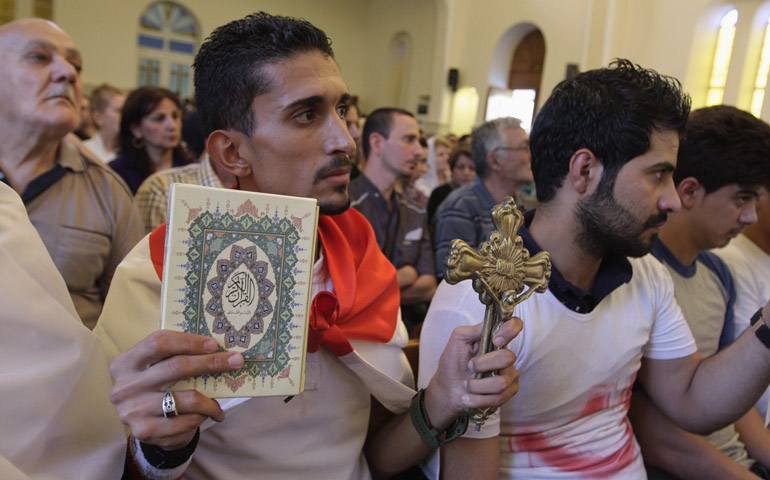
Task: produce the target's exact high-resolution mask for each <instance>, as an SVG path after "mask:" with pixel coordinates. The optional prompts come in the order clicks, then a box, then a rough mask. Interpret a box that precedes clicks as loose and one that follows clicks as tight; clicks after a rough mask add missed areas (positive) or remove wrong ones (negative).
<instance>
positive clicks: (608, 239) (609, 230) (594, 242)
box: [576, 172, 667, 258]
mask: <svg viewBox="0 0 770 480" xmlns="http://www.w3.org/2000/svg"><path fill="white" fill-rule="evenodd" d="M605 173H606V172H605ZM613 188H614V182H607V183H604V182H602V184H600V185H599V187H598V189H597V190H596V192H595V193H594V194H593V195H591V196H590V197H588V198H586V199H583V200H581V201H580V202H579V203H578V205H577V212H576V214H577V220H578V225H579V227H578V228H580V231H579V232H578V235H577V242H578V244H579V245H580V247H581V248H582V249H583V250H584V251H585V252H590V253H592V254H595V255H597V256H599V257H602V258H603V257H605V256H607V255H622V256H624V257H642V256H644V255H646V254H648V253H650V250H652V246H653V244H654V242H655V239H656V238H657V236H658V235H657V234H652V235H650V237H649V238H647V239H644V238H642V234H643V233H644V232H645V231H646V230H647V229H648V228H651V227H657V226H660V225H662V224H663V223H665V221H666V218H667V215H666V213H665V212H661V213H657V214H655V215H651V216H650V217H649V218H647V220H646V221H644V222H641V223H640V222H639V220H638V219H637V217H636V216H635V215H634V214H633V213H632V212H631V211H630V210H628V209H627V208H625V207H624V206H623V205H621V204H620V203H618V201H617V200H616V199H615V195H614V193H613Z"/></svg>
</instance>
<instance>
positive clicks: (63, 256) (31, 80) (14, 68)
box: [0, 19, 142, 328]
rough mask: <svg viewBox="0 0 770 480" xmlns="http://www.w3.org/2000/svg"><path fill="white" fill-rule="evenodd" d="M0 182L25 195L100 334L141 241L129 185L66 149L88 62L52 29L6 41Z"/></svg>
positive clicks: (22, 26)
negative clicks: (118, 280)
mask: <svg viewBox="0 0 770 480" xmlns="http://www.w3.org/2000/svg"><path fill="white" fill-rule="evenodd" d="M0 61H2V65H3V68H2V70H0V91H2V92H3V94H4V100H3V101H2V102H0V131H2V132H3V141H2V142H0V181H3V182H5V183H7V184H8V185H10V186H11V187H12V188H13V189H14V190H16V192H18V193H19V194H20V195H21V198H22V200H23V201H24V205H25V206H26V208H27V212H28V213H29V217H30V220H31V221H32V224H33V225H34V226H35V228H37V231H38V233H40V236H41V237H42V239H43V243H45V246H46V248H48V252H49V253H50V254H51V257H53V260H54V263H55V264H56V267H57V268H58V269H59V271H60V272H61V274H62V276H63V277H64V281H65V282H66V284H67V288H68V289H69V291H70V295H71V296H72V300H73V302H74V303H75V308H76V309H77V312H78V314H79V315H80V318H81V319H82V320H83V323H84V324H85V325H86V326H88V327H90V328H93V326H94V325H95V324H96V320H97V318H98V317H99V313H100V312H101V309H102V303H103V301H104V297H105V296H106V295H107V289H108V288H109V285H110V281H111V279H112V274H113V272H114V271H115V268H116V267H117V266H118V263H120V261H121V260H122V259H123V257H124V256H125V255H126V253H128V251H129V250H130V249H131V248H132V247H133V246H134V244H135V243H136V242H137V241H138V240H139V239H140V238H141V235H142V231H141V225H140V224H139V218H138V216H137V214H136V210H135V209H134V207H133V205H132V203H131V196H130V193H129V192H128V189H127V188H126V187H125V185H124V184H123V182H122V181H121V180H120V179H119V178H118V177H117V175H115V173H113V172H112V171H111V170H109V169H108V168H107V167H106V166H104V165H101V164H99V163H97V162H95V161H93V160H90V159H88V158H86V157H85V156H83V155H81V154H80V153H79V152H78V150H77V149H76V148H75V147H74V146H72V145H71V144H69V143H68V142H65V141H63V140H62V139H63V138H64V136H65V135H66V134H67V133H68V132H70V131H72V130H73V129H74V128H75V127H76V126H77V125H78V121H79V118H80V117H79V108H80V99H81V98H82V83H81V81H80V70H81V68H82V60H81V58H80V53H79V52H78V49H77V47H76V46H75V44H74V42H73V41H72V39H71V38H70V37H69V36H68V35H67V34H66V33H64V32H63V31H61V30H60V29H59V28H58V27H56V26H55V25H54V24H52V23H50V22H45V21H43V20H39V19H31V20H24V21H19V22H13V23H11V24H9V25H7V26H5V27H3V30H2V33H1V34H0Z"/></svg>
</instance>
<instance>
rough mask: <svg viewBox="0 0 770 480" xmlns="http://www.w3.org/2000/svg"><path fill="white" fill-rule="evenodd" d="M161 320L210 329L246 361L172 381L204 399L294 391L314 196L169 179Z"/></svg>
mask: <svg viewBox="0 0 770 480" xmlns="http://www.w3.org/2000/svg"><path fill="white" fill-rule="evenodd" d="M166 228H167V230H166V251H165V257H164V259H163V292H162V299H161V302H162V303H161V308H162V313H161V328H164V329H169V330H177V331H181V332H190V333H196V334H200V335H207V336H210V337H212V338H214V339H216V341H217V342H218V343H219V347H220V349H221V350H222V351H224V350H229V351H238V352H241V353H242V354H243V356H244V357H245V359H246V363H245V365H244V367H243V368H242V369H240V370H238V371H235V372H229V373H221V374H213V375H203V376H200V377H194V378H190V379H187V380H185V381H182V382H179V383H177V384H176V385H175V386H174V388H173V389H174V390H186V389H191V388H193V389H196V390H199V391H200V392H201V393H204V394H205V395H208V396H209V397H217V398H219V397H255V396H268V395H282V396H283V395H296V394H297V393H300V392H302V390H303V389H304V383H305V378H304V374H305V358H306V355H307V354H306V351H307V329H308V314H309V309H310V287H311V280H312V278H311V276H312V272H313V259H314V252H315V248H316V247H315V245H316V244H315V242H316V237H317V231H318V207H317V202H316V200H315V199H308V198H297V197H286V196H281V195H269V194H263V193H255V192H244V191H240V190H230V189H221V188H209V187H201V186H197V185H185V184H174V185H172V186H171V193H170V200H169V215H168V225H167V227H166Z"/></svg>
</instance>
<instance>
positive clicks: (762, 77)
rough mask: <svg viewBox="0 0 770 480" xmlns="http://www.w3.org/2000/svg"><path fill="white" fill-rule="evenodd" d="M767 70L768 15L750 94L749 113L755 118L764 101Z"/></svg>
mask: <svg viewBox="0 0 770 480" xmlns="http://www.w3.org/2000/svg"><path fill="white" fill-rule="evenodd" d="M768 72H770V16H769V17H768V18H767V20H766V22H765V35H764V37H763V41H762V53H760V54H759V65H758V66H757V78H756V79H755V80H754V93H753V94H752V96H751V113H753V114H754V116H755V117H757V118H759V115H760V113H762V104H763V103H764V101H765V87H766V86H767V74H768Z"/></svg>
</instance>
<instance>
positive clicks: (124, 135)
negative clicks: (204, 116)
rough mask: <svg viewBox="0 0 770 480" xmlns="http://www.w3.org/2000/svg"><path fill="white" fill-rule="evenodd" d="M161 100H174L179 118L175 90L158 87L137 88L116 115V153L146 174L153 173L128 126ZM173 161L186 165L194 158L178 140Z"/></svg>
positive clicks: (139, 119)
mask: <svg viewBox="0 0 770 480" xmlns="http://www.w3.org/2000/svg"><path fill="white" fill-rule="evenodd" d="M164 99H169V100H171V101H172V102H174V105H176V107H177V108H178V109H179V118H180V122H181V118H182V104H181V103H180V102H179V97H177V96H176V94H175V93H173V92H171V91H170V90H167V89H165V88H161V87H149V86H148V87H139V88H137V89H136V90H134V91H133V92H131V93H130V94H129V95H128V97H126V102H125V103H124V104H123V110H122V111H121V114H120V154H121V155H122V156H123V157H126V158H127V159H128V161H129V163H131V165H133V167H134V168H135V169H136V170H139V171H140V172H142V173H144V174H146V175H149V174H151V173H152V172H153V166H152V162H151V160H150V157H149V156H148V155H147V150H146V149H145V146H144V145H140V146H138V147H137V145H139V144H138V143H137V142H136V141H135V140H134V134H133V133H131V127H132V126H134V125H138V124H140V123H142V119H143V118H144V117H146V116H147V115H149V114H150V113H152V111H153V110H155V107H157V106H158V104H159V103H160V102H162V101H163V100H164ZM173 154H174V161H175V163H177V164H187V163H190V162H192V161H193V160H194V158H193V157H192V155H191V154H190V152H189V151H188V150H187V148H185V146H184V145H183V144H182V143H180V144H179V145H178V146H177V147H176V148H174V152H173Z"/></svg>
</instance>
